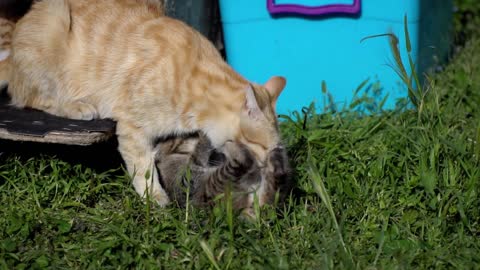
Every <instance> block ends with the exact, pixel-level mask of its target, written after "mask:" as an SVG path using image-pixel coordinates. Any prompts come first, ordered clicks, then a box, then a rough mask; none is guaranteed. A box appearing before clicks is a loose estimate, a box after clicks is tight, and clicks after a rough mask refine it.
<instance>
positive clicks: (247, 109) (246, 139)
mask: <svg viewBox="0 0 480 270" xmlns="http://www.w3.org/2000/svg"><path fill="white" fill-rule="evenodd" d="M285 85H286V80H285V79H284V78H283V77H272V78H271V79H270V80H268V81H267V82H266V83H265V84H264V85H257V84H253V85H250V86H249V87H248V88H247V89H246V90H245V97H246V99H245V103H244V104H243V108H242V111H241V116H240V130H239V133H238V134H237V138H236V140H237V141H238V142H240V143H242V144H244V145H246V146H247V147H248V148H249V149H250V150H251V151H252V152H253V153H254V155H255V156H256V158H257V160H259V161H264V160H265V159H266V157H267V153H268V152H269V151H270V150H272V149H273V148H275V147H276V146H277V145H278V144H279V143H280V136H279V131H278V121H277V114H276V112H275V105H276V102H277V99H278V97H279V96H280V93H281V92H282V90H283V89H284V87H285Z"/></svg>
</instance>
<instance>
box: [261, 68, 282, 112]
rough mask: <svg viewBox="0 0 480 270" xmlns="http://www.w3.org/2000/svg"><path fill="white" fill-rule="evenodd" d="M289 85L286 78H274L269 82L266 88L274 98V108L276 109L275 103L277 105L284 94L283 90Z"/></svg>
mask: <svg viewBox="0 0 480 270" xmlns="http://www.w3.org/2000/svg"><path fill="white" fill-rule="evenodd" d="M286 84H287V80H286V79H285V78H284V77H280V76H274V77H272V78H270V80H268V81H267V82H266V83H265V85H264V87H265V88H267V90H268V93H269V94H270V97H271V98H272V106H273V107H274V108H275V103H277V99H278V97H279V96H280V93H282V91H283V88H285V85H286Z"/></svg>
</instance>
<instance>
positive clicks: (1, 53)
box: [0, 50, 10, 62]
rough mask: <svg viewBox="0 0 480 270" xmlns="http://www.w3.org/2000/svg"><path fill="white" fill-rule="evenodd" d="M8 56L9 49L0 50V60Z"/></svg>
mask: <svg viewBox="0 0 480 270" xmlns="http://www.w3.org/2000/svg"><path fill="white" fill-rule="evenodd" d="M8 56H10V50H1V51H0V62H1V61H4V60H5V59H7V58H8Z"/></svg>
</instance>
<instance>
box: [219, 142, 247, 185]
mask: <svg viewBox="0 0 480 270" xmlns="http://www.w3.org/2000/svg"><path fill="white" fill-rule="evenodd" d="M223 150H224V151H223V153H224V154H225V156H226V159H227V160H226V164H225V166H227V167H226V169H227V171H228V172H229V174H230V175H232V176H233V177H234V179H233V180H239V179H240V177H242V176H244V175H246V174H247V173H248V172H250V170H251V168H252V167H253V166H254V164H255V158H254V156H253V154H252V153H251V152H250V150H248V148H247V147H246V146H245V145H243V144H239V143H235V142H231V141H228V142H226V143H225V145H224V149H223Z"/></svg>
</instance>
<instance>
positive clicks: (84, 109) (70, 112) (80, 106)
mask: <svg viewBox="0 0 480 270" xmlns="http://www.w3.org/2000/svg"><path fill="white" fill-rule="evenodd" d="M62 110H63V114H64V115H65V117H67V118H71V119H76V120H92V119H94V118H97V117H98V113H97V110H96V109H95V107H94V106H93V105H91V104H88V103H85V102H82V101H75V102H70V103H66V104H64V105H63V108H62Z"/></svg>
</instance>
